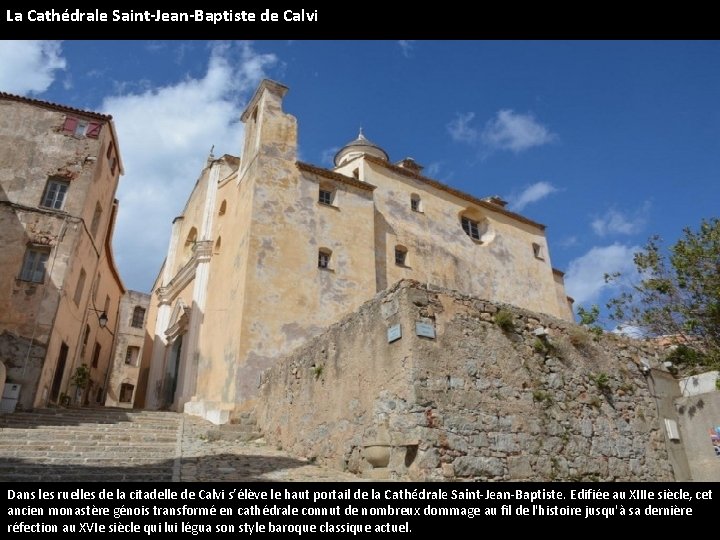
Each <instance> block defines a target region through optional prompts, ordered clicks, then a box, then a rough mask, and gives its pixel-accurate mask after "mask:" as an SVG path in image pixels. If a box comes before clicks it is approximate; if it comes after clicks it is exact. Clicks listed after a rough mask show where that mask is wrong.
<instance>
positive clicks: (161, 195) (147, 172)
mask: <svg viewBox="0 0 720 540" xmlns="http://www.w3.org/2000/svg"><path fill="white" fill-rule="evenodd" d="M275 62H276V57H275V56H274V55H270V54H258V53H256V52H255V51H254V50H253V49H252V47H251V46H250V45H249V44H247V43H242V44H236V45H232V46H229V45H225V44H222V45H216V46H215V47H214V48H213V49H212V51H211V53H210V58H209V62H208V68H207V72H206V73H205V75H204V76H203V77H202V78H197V79H193V78H185V79H183V80H181V81H179V82H177V83H175V84H171V85H168V86H162V87H155V88H149V89H140V90H134V91H129V92H128V93H124V94H121V95H114V96H110V97H107V98H106V99H105V100H104V102H103V105H102V110H103V111H106V112H108V113H110V114H112V115H113V118H114V121H115V126H116V129H117V131H118V138H119V142H120V152H121V155H122V159H123V164H124V166H125V171H126V175H125V176H124V177H122V178H121V180H120V188H119V190H118V199H119V200H120V212H119V215H118V222H117V226H116V233H115V236H114V240H113V242H114V251H115V255H116V259H117V262H118V266H119V267H120V271H121V275H122V276H123V279H124V281H125V283H126V285H127V286H128V287H130V288H134V289H140V290H148V289H149V288H150V286H151V284H152V280H153V279H154V278H155V276H156V275H157V272H158V270H159V268H160V264H161V263H162V260H163V258H164V256H165V253H166V251H167V242H168V237H169V234H170V226H171V223H172V219H173V218H174V217H175V216H177V215H178V214H180V213H181V212H182V209H183V205H184V203H185V201H186V200H187V198H188V196H189V195H190V191H191V190H192V187H193V185H194V183H195V180H196V179H197V177H198V175H199V174H200V171H201V169H202V167H203V166H204V163H205V159H206V158H207V156H208V153H209V151H210V147H211V146H212V145H215V151H214V154H215V155H216V156H221V155H223V154H225V153H228V154H233V155H239V153H240V148H241V146H240V144H241V139H242V126H241V124H240V123H239V118H240V114H241V113H242V109H243V107H244V104H245V101H246V100H247V98H248V97H249V95H248V94H249V92H250V91H251V90H254V89H255V87H256V86H257V84H258V83H259V81H260V80H261V79H262V78H263V77H264V70H265V69H266V68H267V67H269V66H271V65H273V64H274V63H275ZM130 86H132V85H128V87H130Z"/></svg>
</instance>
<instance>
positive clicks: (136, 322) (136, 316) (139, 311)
mask: <svg viewBox="0 0 720 540" xmlns="http://www.w3.org/2000/svg"><path fill="white" fill-rule="evenodd" d="M144 324H145V308H142V307H140V306H135V309H134V310H133V315H132V320H131V321H130V326H132V327H133V328H142V327H143V325H144Z"/></svg>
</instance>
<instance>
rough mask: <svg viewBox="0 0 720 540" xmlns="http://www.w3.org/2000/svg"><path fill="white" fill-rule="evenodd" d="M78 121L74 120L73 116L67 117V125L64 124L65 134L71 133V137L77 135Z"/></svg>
mask: <svg viewBox="0 0 720 540" xmlns="http://www.w3.org/2000/svg"><path fill="white" fill-rule="evenodd" d="M77 124H78V119H77V118H73V117H72V116H66V117H65V123H64V124H63V128H62V130H63V133H69V134H70V135H73V134H74V133H75V128H76V127H77Z"/></svg>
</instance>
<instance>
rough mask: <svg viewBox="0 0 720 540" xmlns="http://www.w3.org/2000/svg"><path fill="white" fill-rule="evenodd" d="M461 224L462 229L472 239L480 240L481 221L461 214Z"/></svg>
mask: <svg viewBox="0 0 720 540" xmlns="http://www.w3.org/2000/svg"><path fill="white" fill-rule="evenodd" d="M460 226H461V227H462V230H463V231H464V232H465V234H467V235H468V236H469V237H470V238H471V239H472V240H475V241H478V242H479V241H480V222H478V221H475V220H474V219H471V218H469V217H467V216H460Z"/></svg>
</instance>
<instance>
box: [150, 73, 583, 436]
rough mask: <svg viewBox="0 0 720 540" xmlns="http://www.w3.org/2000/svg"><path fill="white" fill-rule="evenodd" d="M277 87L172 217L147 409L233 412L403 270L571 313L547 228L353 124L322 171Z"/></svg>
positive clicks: (218, 419) (262, 93)
mask: <svg viewBox="0 0 720 540" xmlns="http://www.w3.org/2000/svg"><path fill="white" fill-rule="evenodd" d="M287 91H288V88H287V87H285V86H283V85H281V84H278V83H276V82H273V81H269V80H265V81H263V82H262V83H261V84H260V85H259V87H258V89H257V90H256V92H255V94H254V95H253V97H252V99H251V100H250V102H249V104H248V106H247V108H246V109H245V111H244V112H243V114H242V117H241V120H242V122H243V124H244V129H245V138H244V143H243V148H242V153H241V156H240V157H239V158H238V157H235V156H230V155H224V156H222V157H219V158H215V157H214V156H212V155H211V156H210V157H209V158H208V160H207V163H206V166H205V168H204V169H203V171H202V172H201V174H200V176H199V178H198V180H197V182H196V184H195V186H194V188H193V190H192V193H191V194H190V196H189V198H188V200H187V203H186V205H185V208H184V210H183V212H182V214H181V215H180V216H178V217H176V218H175V219H174V220H173V223H172V234H171V239H170V243H169V246H168V252H167V256H166V259H165V262H164V264H163V266H162V268H161V269H160V272H159V274H158V277H157V279H156V282H155V284H154V286H153V292H152V300H151V304H150V306H149V311H148V323H147V324H148V326H147V329H148V332H149V333H150V335H151V337H152V339H153V347H152V351H151V352H150V351H147V352H146V354H147V358H146V362H148V363H149V365H150V371H149V378H148V382H147V393H146V402H145V404H146V406H147V407H149V408H155V409H171V410H177V411H184V412H186V413H189V414H193V415H198V416H201V417H203V418H206V419H208V420H210V421H212V422H215V423H218V424H221V423H226V422H229V421H231V420H232V417H233V413H234V412H237V411H241V410H243V409H246V408H249V407H250V406H252V404H253V402H254V400H255V398H256V396H257V392H258V383H259V380H260V375H261V373H262V372H263V371H264V370H265V369H267V368H269V367H271V366H272V365H273V364H274V363H276V362H277V361H278V359H280V358H281V357H282V356H284V355H286V354H287V353H289V352H290V351H291V350H293V349H295V348H296V347H298V346H299V345H301V344H303V343H304V342H305V341H307V340H308V339H309V338H311V337H313V336H315V335H317V334H319V333H320V332H321V331H322V330H323V329H324V328H326V327H328V326H329V325H331V324H332V323H334V322H336V321H338V320H339V319H340V318H341V317H343V316H344V315H346V314H348V313H350V312H352V311H354V310H356V309H357V308H358V307H359V306H360V305H362V304H363V303H364V302H366V301H368V300H370V299H372V298H373V297H374V296H375V295H376V294H377V293H379V292H380V291H383V290H385V289H386V288H388V287H390V286H391V285H393V284H394V283H396V282H397V281H399V280H401V279H404V278H409V279H414V280H417V281H419V282H422V283H427V284H429V285H437V286H441V287H447V288H452V289H456V290H459V291H463V292H465V293H468V294H472V295H475V296H479V297H481V298H486V299H488V300H492V301H495V302H503V303H507V304H513V305H515V306H519V307H522V308H526V309H528V310H532V311H535V312H540V313H546V314H549V315H553V316H555V317H558V318H561V319H565V320H568V321H572V300H571V299H569V298H568V297H567V296H566V293H565V288H564V283H563V273H562V272H560V271H559V270H556V269H554V268H553V267H552V264H551V261H550V253H549V250H548V245H547V241H546V237H545V227H544V225H542V224H540V223H537V222H535V221H532V220H530V219H528V218H526V217H524V216H522V215H520V214H517V213H514V212H512V211H510V210H508V209H507V208H506V207H505V201H503V200H502V199H500V198H499V197H488V198H482V199H480V198H477V197H475V196H472V195H470V194H467V193H463V192H461V191H459V190H457V189H454V188H452V187H450V186H447V185H445V184H443V183H441V182H439V181H437V180H433V179H432V178H428V177H426V176H424V175H423V174H422V169H423V168H422V166H421V165H419V164H418V163H416V162H415V161H414V160H413V159H411V158H405V159H402V160H400V161H395V162H393V161H392V160H391V159H390V156H388V154H387V152H386V151H385V150H383V149H382V147H380V146H379V145H377V144H375V143H373V142H371V141H370V140H369V139H368V138H366V137H365V136H364V135H363V133H362V132H361V133H360V134H359V135H358V137H357V138H356V139H355V140H352V141H351V142H349V143H348V144H346V145H345V146H344V147H343V148H341V149H340V151H339V152H338V153H337V154H336V156H335V159H334V167H332V168H323V167H319V166H316V165H311V164H308V163H304V162H301V161H298V160H297V122H296V119H295V118H294V117H293V116H291V115H289V114H287V113H285V112H284V111H283V108H282V106H283V98H284V96H285V94H286V92H287Z"/></svg>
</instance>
